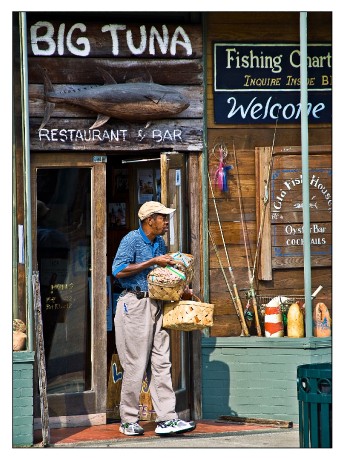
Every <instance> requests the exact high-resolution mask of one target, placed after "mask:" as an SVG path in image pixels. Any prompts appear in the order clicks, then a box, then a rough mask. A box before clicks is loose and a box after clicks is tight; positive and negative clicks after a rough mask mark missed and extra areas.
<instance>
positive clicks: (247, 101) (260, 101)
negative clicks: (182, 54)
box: [213, 43, 332, 124]
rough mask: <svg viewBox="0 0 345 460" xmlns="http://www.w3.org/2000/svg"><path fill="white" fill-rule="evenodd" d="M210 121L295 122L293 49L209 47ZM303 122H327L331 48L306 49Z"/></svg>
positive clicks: (296, 55)
mask: <svg viewBox="0 0 345 460" xmlns="http://www.w3.org/2000/svg"><path fill="white" fill-rule="evenodd" d="M213 58H214V59H213V65H214V69H213V70H214V81H213V84H214V88H213V90H214V121H215V123H227V124H238V123H242V124H247V123H248V124H252V123H275V121H276V119H277V118H278V119H279V123H299V121H300V117H301V105H300V67H301V55H300V48H299V44H240V43H215V44H214V48H213ZM307 66H308V118H309V122H310V123H330V122H331V119H332V48H331V45H330V44H309V45H308V52H307Z"/></svg>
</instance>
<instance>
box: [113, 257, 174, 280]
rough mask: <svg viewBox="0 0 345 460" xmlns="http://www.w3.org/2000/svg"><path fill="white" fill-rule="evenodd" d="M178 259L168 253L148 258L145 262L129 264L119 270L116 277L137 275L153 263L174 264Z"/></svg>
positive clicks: (161, 265)
mask: <svg viewBox="0 0 345 460" xmlns="http://www.w3.org/2000/svg"><path fill="white" fill-rule="evenodd" d="M175 263H176V261H175V260H174V259H173V258H172V257H171V256H169V255H168V254H165V255H162V256H156V257H153V258H152V259H149V260H146V261H145V262H140V263H139V264H129V265H127V266H126V267H125V268H123V269H122V270H121V271H119V272H118V273H117V274H116V275H115V278H125V277H126V276H132V275H136V274H137V273H140V272H142V271H143V270H145V268H149V267H151V266H152V265H159V266H160V267H166V266H167V265H174V264H175Z"/></svg>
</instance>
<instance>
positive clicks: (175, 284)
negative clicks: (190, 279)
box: [147, 267, 187, 301]
mask: <svg viewBox="0 0 345 460" xmlns="http://www.w3.org/2000/svg"><path fill="white" fill-rule="evenodd" d="M172 270H173V272H172ZM147 283H148V288H149V297H150V298H151V299H156V300H171V301H174V300H180V298H181V295H182V294H183V291H184V290H185V288H186V286H187V279H186V275H185V274H184V273H183V272H182V271H180V270H178V269H176V268H174V267H164V268H163V267H156V268H154V269H153V270H151V271H150V273H149V274H148V275H147Z"/></svg>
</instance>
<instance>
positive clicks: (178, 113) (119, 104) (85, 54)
mask: <svg viewBox="0 0 345 460" xmlns="http://www.w3.org/2000/svg"><path fill="white" fill-rule="evenodd" d="M331 19H332V15H331V13H311V14H310V15H308V40H310V42H312V43H313V44H314V48H313V54H312V57H311V58H310V61H311V62H314V61H315V60H316V58H317V57H319V61H318V62H319V64H318V65H316V64H314V67H313V68H311V72H314V73H312V77H311V78H314V80H313V85H315V86H314V87H313V89H315V91H313V92H312V95H313V96H312V98H311V102H310V104H311V105H310V113H311V115H310V130H309V144H310V146H311V149H310V150H311V152H312V155H311V160H310V161H311V164H310V181H311V182H310V188H311V193H313V195H312V196H311V205H310V208H311V235H312V240H313V242H312V254H311V265H312V286H313V288H314V289H316V288H317V287H318V286H319V285H322V290H321V291H320V292H319V294H318V297H317V300H318V302H323V303H324V304H325V305H327V307H328V309H329V312H330V315H331V314H332V301H331V287H332V285H331V273H332V266H331V244H332V241H331V236H332V230H331V226H332V219H331V217H332V215H331V198H332V184H331V173H332V167H331V166H332V160H331V158H332V152H331V139H332V125H331V114H332V108H331V106H330V101H331V97H330V94H331V74H332V68H331V44H332V41H331V39H332V28H331ZM13 25H14V27H13V30H14V42H15V43H17V47H16V48H15V53H14V75H15V76H18V78H16V79H15V85H14V101H15V104H14V108H15V128H16V129H15V130H14V133H15V139H14V145H15V157H16V160H15V164H14V174H15V178H16V198H15V203H16V216H17V221H16V224H15V232H16V235H17V236H18V239H17V241H18V242H19V243H18V245H16V248H15V249H14V255H15V259H16V260H18V263H17V265H16V269H17V279H16V285H17V290H16V301H15V305H14V316H13V317H14V318H19V319H21V320H22V321H23V322H24V323H25V324H26V325H27V335H28V339H27V342H26V349H23V350H21V351H20V353H19V352H14V356H15V358H14V360H15V361H18V359H19V356H21V357H23V360H24V361H25V362H26V363H27V361H28V362H29V363H30V365H31V366H32V367H31V368H29V370H28V372H29V373H30V372H32V374H33V379H32V381H33V389H34V391H33V394H34V398H33V409H32V413H33V423H36V426H39V424H40V418H41V412H40V394H39V391H38V389H39V385H38V380H39V377H38V375H37V371H36V366H37V359H36V362H35V359H34V351H35V333H36V332H35V324H34V320H33V313H32V309H33V305H32V304H33V301H32V293H31V290H32V287H31V286H30V285H29V284H28V281H27V280H30V279H31V276H32V274H33V273H35V272H37V271H38V272H39V274H40V289H41V296H42V317H43V318H42V319H43V336H44V344H45V360H46V375H47V402H48V407H49V420H50V426H63V425H75V426H80V425H85V424H90V423H94V424H102V423H106V422H107V418H108V419H109V413H110V412H111V408H109V407H108V405H107V391H108V379H109V372H110V370H111V365H112V359H113V355H114V354H116V349H115V345H114V327H113V315H114V310H115V308H116V298H117V295H118V289H117V286H116V283H115V280H114V279H113V277H112V275H111V264H112V260H113V257H114V255H115V252H116V249H117V247H118V244H119V242H120V239H121V238H122V237H123V236H124V235H125V234H126V233H127V232H128V231H129V230H132V229H134V228H137V226H138V221H137V211H138V208H139V207H140V205H141V204H143V203H144V202H145V201H149V200H152V199H153V200H161V201H162V202H164V203H165V204H167V205H168V206H173V207H175V208H176V209H177V212H176V213H175V215H174V219H173V220H172V221H171V223H170V232H169V235H168V238H167V243H168V245H169V247H170V249H171V250H173V251H176V250H179V251H183V252H189V253H192V254H193V255H194V257H195V274H194V279H193V283H192V287H193V290H194V292H195V294H196V295H197V296H198V297H200V298H202V299H204V300H205V301H209V302H211V303H213V304H214V305H215V314H214V326H213V327H212V328H210V329H209V330H205V331H204V332H203V333H200V332H199V331H196V332H176V331H173V332H171V343H172V372H173V383H174V388H175V391H176V395H177V410H178V412H179V414H181V416H185V417H193V418H196V419H198V418H202V417H203V418H214V417H216V416H217V415H227V413H228V412H229V411H230V412H236V413H238V415H250V414H252V415H254V416H259V415H260V413H261V414H264V415H263V416H265V417H266V418H267V411H265V409H263V408H262V406H263V404H260V401H259V400H256V401H255V398H254V400H253V401H252V403H251V404H249V405H248V404H246V407H244V405H243V404H242V402H241V401H240V400H239V399H236V398H237V397H236V389H235V390H234V389H233V388H232V387H229V385H224V382H225V381H228V382H229V374H230V370H231V379H232V385H233V384H234V383H235V385H237V383H238V385H239V386H241V385H242V383H241V382H240V380H238V378H237V374H236V373H237V371H238V372H240V371H239V369H238V368H239V367H240V366H241V363H240V362H239V361H238V367H237V363H236V360H237V359H239V358H238V357H239V356H241V355H242V354H243V356H246V357H247V359H248V362H247V365H246V366H247V367H248V369H249V368H250V367H253V363H258V365H260V366H263V367H265V366H266V365H267V366H268V365H269V364H270V363H269V359H268V358H267V355H268V354H267V353H262V350H263V349H264V350H266V351H267V350H269V351H270V352H271V353H272V354H273V355H274V354H275V353H276V354H277V357H276V358H275V359H276V362H279V363H280V365H281V366H284V362H282V360H283V358H282V355H284V351H283V352H282V350H284V349H285V350H287V349H289V350H292V351H291V355H295V356H296V355H299V356H300V358H299V359H300V361H302V363H303V362H309V361H310V360H318V359H321V360H326V361H327V360H329V359H330V354H331V339H330V338H314V337H308V335H307V333H305V334H304V336H303V337H304V338H303V339H301V338H300V339H291V338H287V337H286V336H285V337H284V338H267V337H265V331H264V322H263V320H264V318H263V316H262V315H261V311H260V307H262V305H264V304H265V303H267V300H266V299H272V298H274V297H275V296H287V297H289V298H290V297H293V298H295V297H296V296H297V297H296V298H297V299H299V298H300V297H301V296H303V290H304V281H303V246H302V245H303V242H302V238H301V227H302V224H303V219H302V213H301V206H298V205H300V204H301V201H302V200H301V185H300V184H301V182H302V181H301V179H300V175H301V147H300V145H301V128H300V121H299V118H298V117H299V113H298V110H299V108H298V100H297V102H296V97H297V99H298V94H299V92H298V88H299V86H298V85H299V83H298V82H297V79H298V76H296V74H298V66H297V64H293V65H295V66H296V67H297V69H293V70H294V73H291V74H290V70H291V67H293V65H291V64H290V66H289V65H288V64H286V61H285V60H284V59H285V58H286V56H288V55H290V56H291V55H293V56H295V53H296V49H297V50H298V46H299V41H300V36H299V13H259V14H258V13H256V14H255V15H253V14H251V13H231V12H227V13H204V14H201V13H200V14H199V13H187V12H186V13H184V12H182V13H145V14H144V13H140V15H136V14H135V13H127V14H125V13H92V14H91V13H82V12H80V13H68V15H66V14H64V13H27V14H26V15H25V14H24V15H23V14H22V15H18V14H14V24H13ZM278 31H279V34H278ZM277 36H279V37H280V39H279V43H277V39H276V37H277ZM253 43H254V44H253ZM19 45H21V46H19ZM314 50H315V52H314ZM275 56H277V57H278V56H280V57H283V58H282V60H281V61H279V62H278V59H277V58H275ZM320 56H322V58H321V57H320ZM321 64H322V66H321ZM279 66H281V67H279ZM311 67H312V66H311ZM248 69H249V70H248ZM267 69H268V70H267ZM268 73H270V76H269V78H268V75H267V74H268ZM278 75H279V77H278ZM279 78H281V81H279V84H278V80H279ZM283 79H284V83H282V80H283ZM19 82H20V84H19ZM310 84H312V83H310ZM272 85H273V86H274V85H275V88H272ZM248 87H250V88H248ZM277 87H278V88H279V90H277V89H278V88H277ZM265 88H266V92H265V90H264V89H265ZM274 90H275V91H274ZM280 90H281V91H280ZM310 92H311V91H310ZM22 95H26V97H27V101H26V98H25V97H23V98H21V96H22ZM25 104H27V105H25ZM274 105H275V107H273V106H274ZM278 105H279V107H280V108H281V112H280V114H281V115H280V116H279V117H278V121H277V117H276V113H277V112H276V108H277V107H278ZM321 108H323V109H324V110H321ZM22 109H23V110H22ZM279 110H280V109H279ZM313 117H314V118H313ZM23 126H25V127H26V128H27V126H29V129H28V130H27V129H23V128H22V127H23ZM273 157H274V161H272V171H271V172H272V175H271V176H270V190H271V194H272V197H274V199H273V198H272V199H271V200H270V210H269V211H268V212H267V213H265V220H264V221H263V220H262V216H263V214H264V212H263V209H264V208H265V206H263V199H262V197H263V194H264V192H265V186H264V185H265V180H266V182H267V178H268V176H267V165H268V164H270V162H271V160H272V159H273ZM28 178H29V180H28ZM271 178H272V180H271ZM284 187H285V188H284ZM261 222H262V226H261ZM48 235H49V236H48ZM261 235H262V236H261ZM47 241H50V243H49V244H47ZM42 242H43V244H42ZM44 242H45V243H44ZM224 246H226V248H227V251H225V250H224ZM259 246H260V251H258V247H259ZM229 256H230V259H229ZM229 264H231V267H230V265H229ZM254 266H255V270H254ZM224 267H225V270H226V271H228V269H229V268H231V269H232V270H230V271H231V272H232V275H233V277H235V278H233V279H232V280H231V279H230V278H229V280H230V281H232V287H233V281H234V279H235V286H237V289H238V297H239V302H240V304H241V306H242V308H243V312H244V317H245V329H246V328H247V333H245V334H243V323H241V321H240V319H241V318H240V316H241V315H239V312H238V303H237V301H234V298H231V297H232V295H231V292H230V291H231V288H230V290H229V289H228V285H227V283H228V281H229V280H228V279H227V276H226V275H225V274H224V273H225V271H224ZM249 273H251V275H253V283H251V276H249ZM251 288H255V291H256V292H257V294H258V295H257V303H258V305H257V307H258V310H257V312H256V311H255V308H254V304H253V301H252V300H253V299H251V297H250V296H248V292H252V291H250V290H251ZM256 313H257V314H258V317H257V318H259V316H260V324H261V331H260V328H259V329H258V324H257V321H255V319H256ZM245 332H246V331H245ZM243 335H247V337H243ZM285 335H286V334H285ZM294 340H295V341H294ZM279 341H280V342H279ZM291 341H292V342H291ZM319 348H322V353H319V354H318V353H315V352H314V351H313V352H312V353H311V354H310V355H309V354H308V351H307V352H306V353H305V352H304V351H305V350H310V349H313V350H315V349H319ZM240 349H241V351H240V353H239V350H240ZM275 349H278V351H277V352H275V351H274V350H275ZM296 350H299V351H300V350H304V351H301V353H299V351H297V352H296ZM243 356H242V357H241V360H242V361H243ZM216 362H217V363H218V365H219V367H217V366H218V365H217V364H216ZM290 362H291V372H293V368H294V369H295V368H296V361H290ZM30 365H29V367H30ZM246 366H244V368H245V367H246ZM224 367H225V368H226V371H225V374H224V373H222V372H220V373H219V374H218V373H217V371H219V370H220V369H221V368H224ZM244 368H243V369H244ZM214 371H216V372H214ZM280 371H281V369H278V368H274V369H272V368H271V369H268V371H267V372H271V373H272V374H270V375H275V376H277V375H278V374H279V372H280ZM217 375H218V377H217ZM226 376H228V377H226ZM289 378H290V377H289ZM289 378H288V380H289ZM224 379H227V380H224ZM245 379H246V381H247V385H248V388H249V389H250V379H251V377H250V376H249V374H248V375H246V376H245ZM292 379H293V377H292ZM259 380H260V379H259ZM265 381H267V375H266V376H265V375H263V377H262V379H261V381H258V382H255V385H258V386H259V387H261V388H263V389H264V388H265V385H266V384H265V383H264V382H265ZM289 385H290V386H291V383H289ZM210 387H212V388H214V389H217V391H215V392H213V394H211V393H210V391H209V388H210ZM281 390H282V392H284V391H285V388H284V387H282V388H281ZM294 391H295V388H294ZM230 397H231V400H230ZM278 397H279V398H280V397H281V396H280V393H279V395H278ZM291 398H293V391H292V390H291ZM223 403H224V404H223ZM254 406H256V409H255V410H254ZM258 407H259V409H257V408H258ZM281 412H282V413H281ZM285 413H286V414H287V416H290V414H289V412H286V411H285ZM216 414H217V415H216ZM270 415H271V418H280V419H281V418H284V408H283V409H281V408H280V409H279V410H278V409H277V410H276V409H275V408H274V404H273V405H272V410H271V412H270ZM107 416H108V417H107ZM291 416H292V417H294V415H291ZM14 418H15V417H14ZM15 437H16V435H15ZM16 439H17V440H18V439H19V437H17V438H16ZM16 443H17V444H19V445H20V444H25V443H24V442H21V441H18V442H15V444H16Z"/></svg>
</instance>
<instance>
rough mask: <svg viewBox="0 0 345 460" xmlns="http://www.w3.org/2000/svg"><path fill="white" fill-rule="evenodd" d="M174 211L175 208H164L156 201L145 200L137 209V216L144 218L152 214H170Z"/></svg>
mask: <svg viewBox="0 0 345 460" xmlns="http://www.w3.org/2000/svg"><path fill="white" fill-rule="evenodd" d="M174 211H176V209H173V208H166V207H165V206H164V204H162V203H159V202H158V201H147V202H146V203H144V204H143V205H142V206H141V208H140V209H139V212H138V216H139V219H140V220H144V219H146V218H147V217H150V216H152V214H156V213H157V214H171V213H173V212H174Z"/></svg>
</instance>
